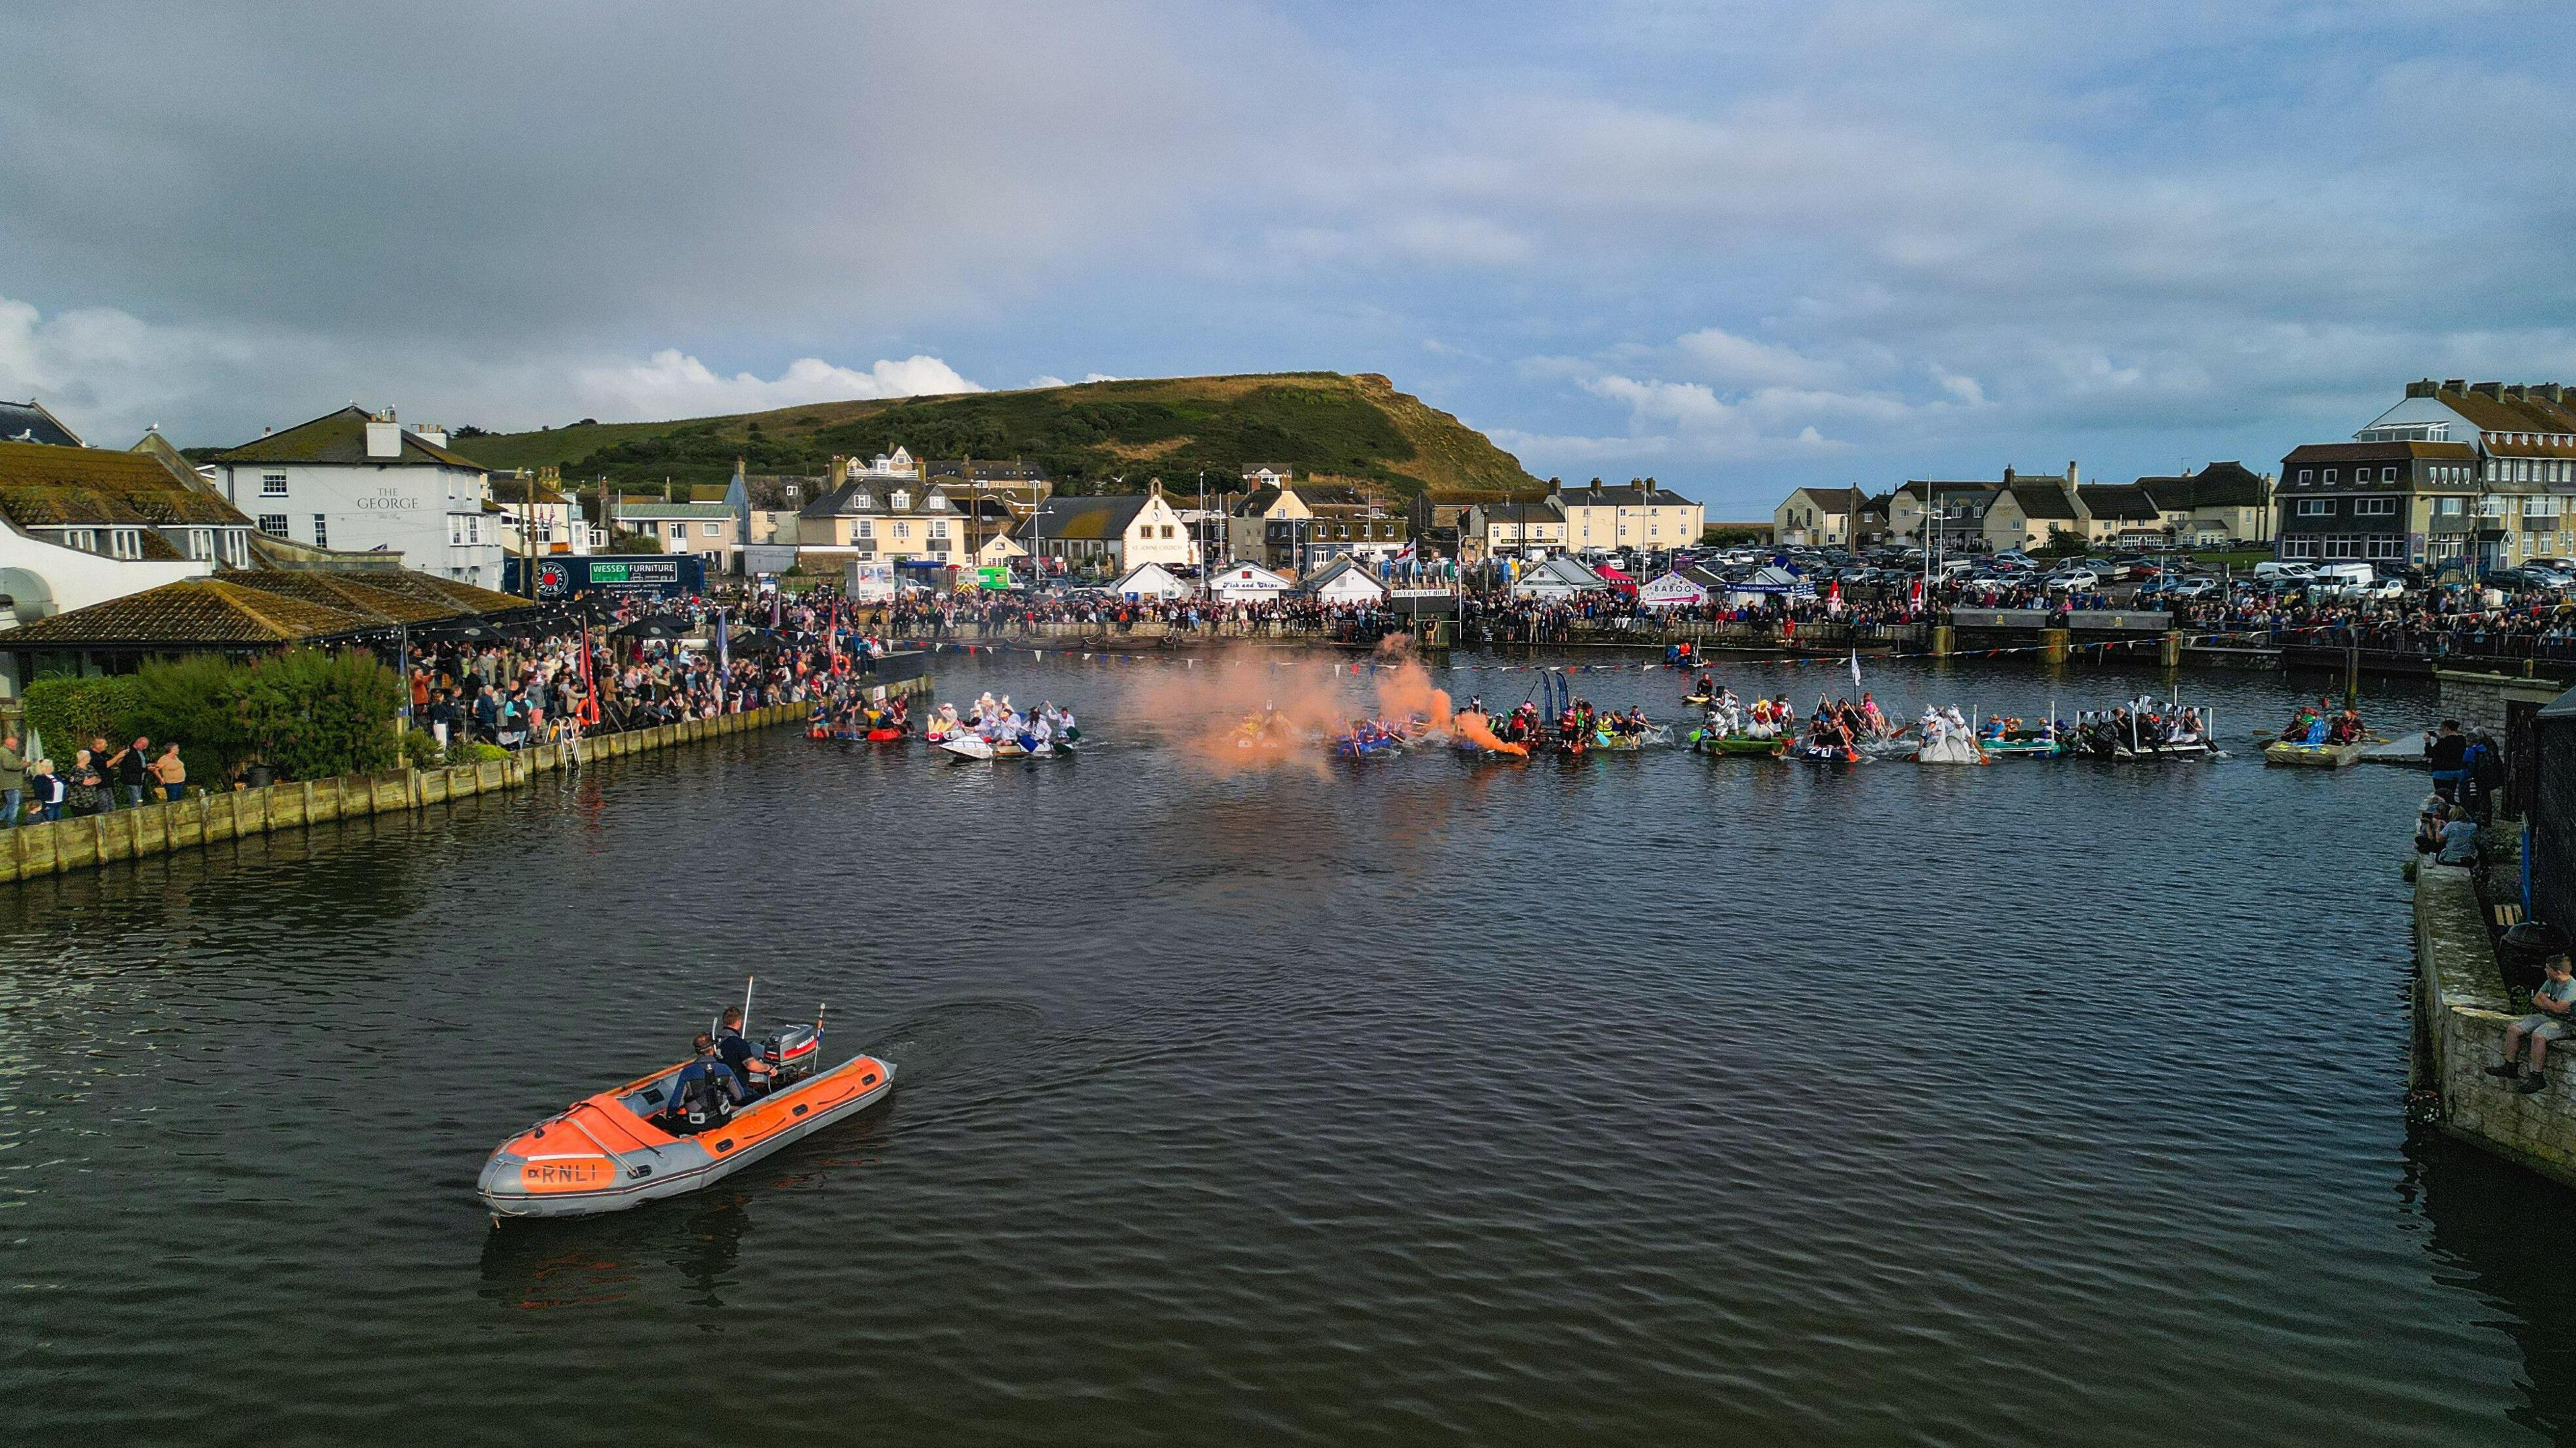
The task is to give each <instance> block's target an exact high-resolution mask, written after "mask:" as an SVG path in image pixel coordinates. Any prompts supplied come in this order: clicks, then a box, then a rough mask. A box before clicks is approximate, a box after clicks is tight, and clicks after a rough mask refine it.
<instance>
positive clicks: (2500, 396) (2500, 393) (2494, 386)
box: [2469, 382, 2504, 402]
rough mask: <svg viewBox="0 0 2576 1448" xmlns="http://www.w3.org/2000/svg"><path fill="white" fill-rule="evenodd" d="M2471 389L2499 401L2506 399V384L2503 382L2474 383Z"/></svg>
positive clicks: (2482, 395)
mask: <svg viewBox="0 0 2576 1448" xmlns="http://www.w3.org/2000/svg"><path fill="white" fill-rule="evenodd" d="M2469 390H2470V391H2471V392H2474V393H2476V394H2477V395H2478V396H2480V397H2486V398H2492V399H2494V400H2495V401H2497V402H2502V401H2504V384H2503V383H2501V382H2478V383H2473V384H2471V385H2470V387H2469Z"/></svg>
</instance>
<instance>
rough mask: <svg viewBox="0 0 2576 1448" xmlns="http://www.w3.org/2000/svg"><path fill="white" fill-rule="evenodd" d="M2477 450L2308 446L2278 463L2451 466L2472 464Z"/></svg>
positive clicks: (2462, 446)
mask: <svg viewBox="0 0 2576 1448" xmlns="http://www.w3.org/2000/svg"><path fill="white" fill-rule="evenodd" d="M2477 456H2478V450H2477V449H2476V448H2473V447H2471V446H2469V445H2468V444H2467V443H2464V442H2311V443H2302V444H2301V445H2299V446H2298V447H2294V448H2292V449H2290V455H2289V456H2288V457H2285V458H2283V459H2281V461H2282V462H2283V463H2284V464H2289V463H2379V462H2388V463H2394V462H2404V461H2406V460H2407V459H2409V458H2441V459H2447V460H2449V461H2451V462H2463V463H2465V462H2474V461H2476V460H2477Z"/></svg>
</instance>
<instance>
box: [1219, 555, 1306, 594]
mask: <svg viewBox="0 0 2576 1448" xmlns="http://www.w3.org/2000/svg"><path fill="white" fill-rule="evenodd" d="M1296 586H1297V585H1296V584H1295V583H1294V582H1293V581H1291V580H1290V579H1288V578H1286V577H1283V576H1282V575H1280V574H1276V573H1273V572H1271V571H1270V570H1269V569H1267V568H1264V567H1262V566H1261V565H1260V564H1258V563H1235V564H1229V565H1228V566H1227V567H1226V569H1225V570H1224V571H1223V572H1221V573H1219V574H1217V575H1216V576H1215V577H1213V578H1210V579H1209V580H1208V585H1207V588H1208V593H1209V595H1210V596H1211V597H1213V598H1216V599H1217V600H1219V601H1220V602H1224V603H1259V602H1261V601H1262V600H1264V599H1270V598H1277V597H1279V596H1280V595H1281V594H1283V593H1287V592H1289V591H1291V590H1293V589H1294V588H1296Z"/></svg>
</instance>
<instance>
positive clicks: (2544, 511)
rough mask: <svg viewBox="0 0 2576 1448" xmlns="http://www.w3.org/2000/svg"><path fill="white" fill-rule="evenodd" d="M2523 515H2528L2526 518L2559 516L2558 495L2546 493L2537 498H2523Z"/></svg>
mask: <svg viewBox="0 0 2576 1448" xmlns="http://www.w3.org/2000/svg"><path fill="white" fill-rule="evenodd" d="M2522 516H2524V517H2526V518H2555V517H2557V516H2558V498H2557V496H2556V495H2555V494H2544V495H2542V496H2540V497H2537V498H2525V499H2523V500H2522Z"/></svg>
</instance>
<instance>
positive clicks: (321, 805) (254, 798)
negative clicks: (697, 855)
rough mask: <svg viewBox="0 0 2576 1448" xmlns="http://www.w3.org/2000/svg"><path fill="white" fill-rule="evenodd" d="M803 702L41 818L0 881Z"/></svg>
mask: <svg viewBox="0 0 2576 1448" xmlns="http://www.w3.org/2000/svg"><path fill="white" fill-rule="evenodd" d="M885 687H886V692H887V693H889V694H921V693H927V692H928V691H929V689H930V679H929V677H928V676H927V675H918V676H915V677H913V678H910V679H902V680H893V681H889V682H888V683H887V684H886V686H885ZM810 712H811V710H810V707H809V706H808V705H804V704H776V705H772V706H770V707H768V708H765V709H750V710H745V711H744V712H742V713H740V714H720V715H718V716H716V717H715V718H713V719H692V720H690V721H688V722H686V723H682V724H661V725H656V726H654V727H653V728H650V729H628V730H623V731H620V732H617V733H612V734H593V735H591V736H589V737H588V738H586V739H583V740H581V741H580V742H579V743H577V744H539V745H534V746H531V747H529V748H526V749H521V750H518V751H517V752H515V753H513V754H512V755H511V756H510V757H509V758H507V759H485V760H480V761H477V762H475V763H472V764H452V765H447V766H444V767H441V768H437V769H411V768H403V769H388V770H383V771H380V772H378V773H374V774H349V775H342V776H340V777H338V778H336V779H299V780H291V781H289V782H287V783H284V784H272V785H266V786H263V787H262V788H259V789H237V790H230V791H226V792H224V793H220V794H217V793H211V792H210V793H205V794H196V795H190V796H189V797H187V798H185V799H176V800H165V801H158V802H146V803H144V804H142V805H140V806H138V807H135V808H132V809H119V810H115V811H112V812H110V813H107V814H98V815H83V816H81V817H80V818H78V819H62V820H47V821H43V822H40V823H37V824H29V825H20V826H18V827H17V828H15V829H9V830H0V882H7V881H11V880H29V879H35V878H37V877H40V876H44V875H58V874H63V873H66V872H69V871H72V870H86V869H89V868H91V867H93V866H97V865H103V864H106V863H108V862H109V861H112V860H131V859H139V858H141V857H143V856H145V855H159V854H165V853H168V852H169V851H172V850H186V849H195V848H197V847H199V846H201V845H210V844H213V843H215V842H216V841H218V840H229V839H238V838H241V837H242V836H245V835H259V834H266V833H268V832H270V831H272V830H283V829H292V828H295V827H296V826H299V825H318V824H324V823H327V822H329V821H331V820H337V819H353V818H356V817H357V816H360V815H378V814H392V813H395V812H397V811H402V810H416V809H426V808H427V807H429V806H431V805H434V804H443V803H445V802H447V801H449V800H454V799H464V798H467V797H468V796H471V795H477V794H492V793H496V792H499V791H502V790H511V789H519V788H523V787H525V786H526V784H527V783H528V781H529V780H530V779H532V778H534V777H535V776H537V775H539V774H543V773H546V772H547V771H549V770H557V769H563V768H565V767H567V766H570V765H576V764H581V763H586V762H589V761H593V760H600V759H615V758H617V757H619V756H620V755H627V754H643V753H646V752H649V751H652V750H656V749H669V748H672V747H674V746H677V745H682V744H697V743H701V742H703V741H706V740H709V739H717V738H721V737H723V736H724V735H727V734H740V733H743V732H745V731H747V730H752V729H766V728H769V727H771V726H773V725H778V724H802V723H804V722H805V719H806V716H807V714H808V713H810Z"/></svg>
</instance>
